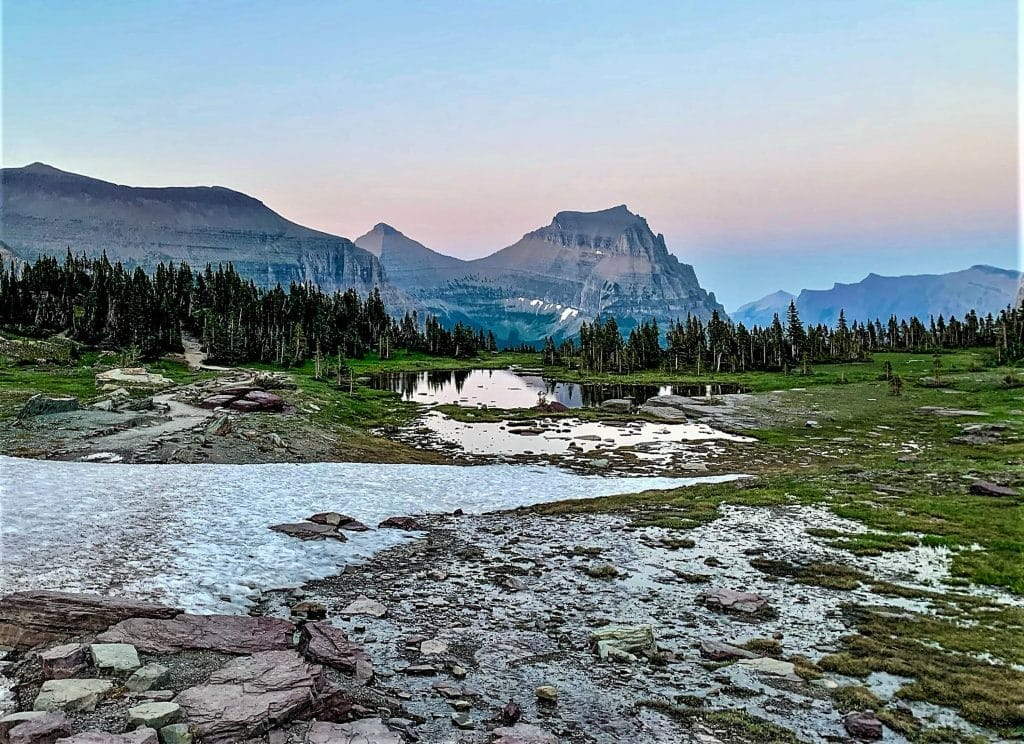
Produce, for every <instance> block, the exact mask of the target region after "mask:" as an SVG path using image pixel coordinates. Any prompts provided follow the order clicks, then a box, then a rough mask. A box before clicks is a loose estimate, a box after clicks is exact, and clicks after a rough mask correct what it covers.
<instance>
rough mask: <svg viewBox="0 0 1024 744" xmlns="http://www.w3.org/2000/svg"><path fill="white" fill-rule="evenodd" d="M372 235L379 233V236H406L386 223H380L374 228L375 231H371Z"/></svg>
mask: <svg viewBox="0 0 1024 744" xmlns="http://www.w3.org/2000/svg"><path fill="white" fill-rule="evenodd" d="M370 233H377V234H379V235H404V233H403V232H402V231H401V230H396V229H395V228H393V227H392V226H391V225H389V224H388V223H386V222H378V223H377V224H376V225H374V226H373V229H372V230H370Z"/></svg>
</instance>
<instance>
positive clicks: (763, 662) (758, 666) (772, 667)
mask: <svg viewBox="0 0 1024 744" xmlns="http://www.w3.org/2000/svg"><path fill="white" fill-rule="evenodd" d="M736 666H738V667H746V668H747V669H753V670H754V671H755V672H761V673H763V674H774V675H777V676H779V677H791V676H793V675H794V674H795V673H796V667H794V666H793V664H792V662H789V661H782V660H781V659H773V658H771V657H770V656H761V657H758V658H755V659H740V660H739V661H737V662H736Z"/></svg>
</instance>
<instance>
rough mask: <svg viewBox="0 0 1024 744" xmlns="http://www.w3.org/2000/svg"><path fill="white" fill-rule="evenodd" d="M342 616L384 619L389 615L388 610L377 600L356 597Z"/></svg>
mask: <svg viewBox="0 0 1024 744" xmlns="http://www.w3.org/2000/svg"><path fill="white" fill-rule="evenodd" d="M340 614H342V615H369V616H370V617H384V616H385V615H387V614H388V608H387V607H385V606H384V605H383V604H381V603H380V602H378V601H377V600H375V599H370V598H369V597H364V596H359V597H356V599H355V600H353V601H352V602H351V603H350V604H349V605H348V606H347V607H345V609H343V610H341V612H340Z"/></svg>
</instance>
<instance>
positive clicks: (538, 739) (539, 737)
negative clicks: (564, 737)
mask: <svg viewBox="0 0 1024 744" xmlns="http://www.w3.org/2000/svg"><path fill="white" fill-rule="evenodd" d="M491 736H493V737H494V740H493V744H558V737H557V736H555V735H554V734H549V733H548V732H547V731H545V730H544V729H542V728H537V727H536V726H531V725H530V724H528V723H518V724H516V725H515V726H503V727H501V728H496V729H494V731H492V732H491Z"/></svg>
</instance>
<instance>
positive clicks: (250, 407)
mask: <svg viewBox="0 0 1024 744" xmlns="http://www.w3.org/2000/svg"><path fill="white" fill-rule="evenodd" d="M228 408H230V409H231V410H232V411H238V412H239V413H253V412H254V411H258V410H260V404H259V403H256V402H254V401H251V400H233V401H231V403H229V404H228Z"/></svg>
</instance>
